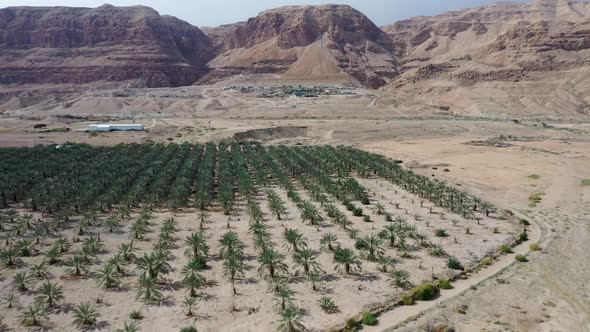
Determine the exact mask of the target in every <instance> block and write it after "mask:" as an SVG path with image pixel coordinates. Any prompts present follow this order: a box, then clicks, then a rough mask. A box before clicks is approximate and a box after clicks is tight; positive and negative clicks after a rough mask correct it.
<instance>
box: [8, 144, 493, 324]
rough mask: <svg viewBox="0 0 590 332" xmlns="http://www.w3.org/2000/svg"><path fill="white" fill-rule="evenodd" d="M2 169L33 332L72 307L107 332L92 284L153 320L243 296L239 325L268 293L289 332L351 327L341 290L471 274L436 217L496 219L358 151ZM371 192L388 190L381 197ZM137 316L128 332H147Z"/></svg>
mask: <svg viewBox="0 0 590 332" xmlns="http://www.w3.org/2000/svg"><path fill="white" fill-rule="evenodd" d="M0 160H1V162H0V209H1V210H0V211H1V212H0V234H1V235H2V237H3V238H2V250H1V258H2V263H3V265H4V267H5V269H4V271H6V272H3V276H5V277H7V276H10V278H8V277H7V278H6V279H5V281H3V284H7V285H8V284H10V285H11V289H12V291H10V292H9V293H6V294H4V293H3V294H2V297H3V301H4V305H5V306H6V307H7V309H9V310H11V312H13V313H14V315H15V316H18V317H19V318H18V320H17V322H18V324H22V325H25V326H46V325H47V324H50V322H51V321H52V316H55V315H63V310H61V308H63V307H64V306H66V305H73V308H74V310H72V312H71V315H70V317H69V320H67V321H68V322H69V323H70V324H72V325H74V326H77V327H79V328H87V327H91V326H94V325H96V324H99V323H100V321H101V319H103V318H102V317H103V315H102V313H101V309H100V306H99V305H97V303H96V302H91V301H90V299H86V300H85V301H83V302H77V303H71V302H70V303H66V302H68V301H71V299H68V297H67V296H66V295H67V292H65V290H66V289H69V288H70V287H72V285H73V284H74V283H75V282H77V280H91V279H92V280H94V281H95V287H97V288H98V289H103V290H104V291H106V294H117V293H121V292H122V293H125V292H133V293H134V294H135V301H136V303H137V305H141V306H143V307H144V308H148V310H149V308H151V307H155V306H158V305H159V304H162V303H169V304H170V303H171V307H172V308H175V307H178V308H179V309H178V310H180V311H182V312H183V313H184V315H185V316H186V317H187V318H186V322H194V321H196V322H197V323H196V324H197V325H198V324H199V322H200V321H201V320H200V319H199V317H201V312H205V311H207V310H208V309H207V308H208V306H209V304H210V302H209V301H215V297H213V298H212V299H211V298H210V296H208V292H210V291H211V290H212V289H229V294H231V296H230V297H231V304H230V306H229V309H228V310H229V311H230V312H231V313H232V315H239V313H240V311H241V308H240V306H239V305H240V303H242V302H243V301H244V297H245V296H247V295H248V294H250V295H251V294H252V293H251V292H252V291H253V287H252V286H251V285H250V284H251V283H255V284H264V285H265V286H264V289H265V290H266V291H263V292H262V293H263V294H258V296H263V297H269V298H272V303H273V307H274V311H273V312H274V315H276V316H275V318H273V319H272V321H276V323H273V326H274V328H277V329H280V330H285V331H297V330H301V329H303V328H304V324H303V323H304V322H305V320H306V315H310V313H313V312H314V311H316V310H315V308H319V309H320V310H321V311H322V312H323V313H322V314H325V315H332V316H337V315H338V313H339V310H338V301H337V299H334V298H332V297H330V296H327V293H326V290H327V289H328V287H327V285H328V284H330V288H334V290H332V292H335V293H336V295H339V294H338V293H339V292H343V290H341V289H338V286H339V285H340V283H343V284H344V283H353V282H354V280H356V279H355V278H362V277H363V276H368V275H371V276H375V278H377V279H378V280H382V281H383V282H385V283H386V284H387V285H389V286H388V287H390V288H391V289H392V291H394V290H396V289H397V290H399V291H402V290H405V289H407V288H409V287H410V286H411V285H412V283H413V281H412V276H411V275H410V273H409V272H408V271H406V270H404V269H403V268H402V267H401V266H402V265H404V262H408V264H410V263H411V257H416V256H418V255H422V256H424V257H430V258H428V259H425V261H436V260H440V261H441V262H447V260H448V261H449V262H451V261H453V260H452V259H455V260H456V258H455V257H451V256H450V255H449V254H447V253H446V249H445V248H443V246H442V244H441V243H442V241H444V238H443V237H438V236H437V234H438V233H437V232H435V231H430V232H432V235H429V234H428V233H427V232H428V231H429V227H430V226H429V224H426V222H425V221H423V220H422V219H428V221H427V222H428V223H429V222H430V219H433V218H434V219H437V220H438V221H441V220H443V221H444V220H446V219H450V218H451V217H452V218H455V219H454V220H457V219H461V220H462V221H461V222H462V224H463V226H462V227H472V228H477V227H483V226H481V225H480V221H481V220H482V219H485V218H487V219H489V218H488V217H489V216H490V215H492V214H493V213H494V208H493V206H491V205H490V204H488V203H486V202H484V201H482V200H480V199H478V198H476V197H473V196H471V195H469V194H467V193H465V192H462V191H460V190H458V189H456V188H455V187H453V186H450V185H449V184H447V183H445V182H443V181H440V180H436V179H431V178H428V177H425V176H422V175H418V174H416V173H414V172H413V171H411V170H409V169H406V168H403V167H402V166H401V165H400V164H399V163H397V162H395V161H391V160H388V159H385V158H383V157H381V156H378V155H374V154H370V153H367V152H363V151H360V150H356V149H354V148H349V147H331V146H322V147H286V146H268V147H264V146H261V145H255V144H236V143H233V144H221V145H219V146H216V145H214V144H208V145H204V146H203V145H191V144H183V145H161V144H150V145H119V146H115V147H90V146H86V145H64V146H61V147H60V148H57V147H35V148H29V149H1V150H0ZM370 179H372V180H371V181H379V184H380V186H381V187H378V188H377V189H375V188H372V190H370V189H368V188H367V187H366V186H365V185H364V184H363V183H365V182H366V181H368V180H370ZM380 188H389V189H387V190H391V191H392V192H393V191H395V192H396V193H399V195H401V197H402V198H401V199H397V200H396V201H395V202H394V201H393V200H392V199H391V197H389V198H388V197H384V196H383V195H382V194H381V195H380V194H379V192H378V191H379V190H381V189H380ZM383 190H385V189H383ZM413 203H415V205H416V206H414V205H412V204H413ZM404 206H406V207H405V208H404ZM410 208H412V209H417V210H419V211H420V213H421V215H420V218H419V216H418V215H417V214H416V215H414V216H412V215H411V214H410V213H409V212H408V209H410ZM447 215H448V217H447ZM178 216H181V217H178ZM182 216H187V217H182ZM443 216H444V217H443ZM443 218H444V219H443ZM412 219H414V220H412ZM179 220H180V221H179ZM187 220H188V221H187ZM222 220H223V221H222ZM494 220H496V219H494ZM497 222H499V221H497ZM448 223H451V221H448ZM455 223H457V222H456V221H455ZM425 225H428V226H425ZM455 225H456V224H455ZM439 226H440V227H443V226H442V225H437V226H436V227H439ZM445 226H447V225H445ZM448 227H450V226H448ZM463 233H464V232H461V234H463ZM441 234H442V233H441ZM447 235H448V234H447ZM480 235H481V236H488V235H491V232H490V234H480ZM474 236H475V235H474ZM447 237H448V236H447ZM437 239H438V240H437ZM449 241H450V240H449ZM437 242H438V243H437ZM455 242H457V238H456V237H455ZM445 243H450V242H445ZM421 252H423V253H421ZM457 263H458V265H459V266H461V267H463V266H462V262H455V261H453V265H452V266H451V264H448V265H449V266H448V267H447V269H448V270H449V271H450V270H452V269H455V268H458V266H457ZM420 264H422V263H420ZM439 265H440V264H439ZM443 265H447V264H446V263H443ZM427 268H429V267H427ZM441 272H442V271H441ZM299 281H303V284H302V283H300V282H299ZM302 287H303V288H302ZM5 289H6V288H5ZM308 291H309V292H311V294H312V296H311V297H316V298H317V301H314V302H312V304H311V305H313V307H309V305H310V303H309V299H308V298H307V297H306V296H303V295H301V293H302V292H308ZM64 292H65V293H64ZM24 294H33V295H34V301H32V302H31V301H28V300H27V299H25V297H24ZM343 294H344V293H343ZM344 295H345V294H344ZM113 296H114V295H113ZM336 297H338V296H336ZM21 298H22V299H23V301H21ZM171 310H173V309H171ZM131 316H135V317H136V318H137V313H136V315H130V317H123V319H122V320H121V322H122V323H124V326H123V325H122V326H121V328H123V329H124V330H134V329H136V330H137V329H139V328H140V326H141V319H134V318H131ZM104 319H107V320H108V318H104ZM11 323H13V322H12V321H11ZM187 324H188V323H187ZM190 324H194V323H190ZM110 328H113V329H116V328H119V326H111V327H110Z"/></svg>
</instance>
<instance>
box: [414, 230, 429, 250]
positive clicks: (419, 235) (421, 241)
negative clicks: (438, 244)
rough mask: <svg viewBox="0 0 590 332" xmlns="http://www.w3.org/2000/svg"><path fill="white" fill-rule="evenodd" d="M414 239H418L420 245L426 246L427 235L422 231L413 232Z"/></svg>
mask: <svg viewBox="0 0 590 332" xmlns="http://www.w3.org/2000/svg"><path fill="white" fill-rule="evenodd" d="M414 239H415V240H416V241H418V243H419V244H420V246H421V247H423V248H426V247H427V246H428V235H426V234H423V233H416V234H414Z"/></svg>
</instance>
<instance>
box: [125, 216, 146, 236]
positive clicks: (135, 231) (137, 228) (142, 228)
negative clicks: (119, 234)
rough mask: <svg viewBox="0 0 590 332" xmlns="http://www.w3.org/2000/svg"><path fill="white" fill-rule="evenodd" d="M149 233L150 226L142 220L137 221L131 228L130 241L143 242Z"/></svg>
mask: <svg viewBox="0 0 590 332" xmlns="http://www.w3.org/2000/svg"><path fill="white" fill-rule="evenodd" d="M148 232H149V226H148V225H147V223H146V222H144V221H141V219H138V220H136V221H135V222H133V223H132V224H131V227H129V240H141V239H143V238H145V235H146V234H147V233H148Z"/></svg>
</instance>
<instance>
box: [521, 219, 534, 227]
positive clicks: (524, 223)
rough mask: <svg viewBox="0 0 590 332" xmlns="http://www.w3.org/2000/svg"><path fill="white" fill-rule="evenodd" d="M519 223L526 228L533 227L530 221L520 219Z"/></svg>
mask: <svg viewBox="0 0 590 332" xmlns="http://www.w3.org/2000/svg"><path fill="white" fill-rule="evenodd" d="M519 222H520V224H521V225H524V226H530V225H531V223H530V222H529V221H528V220H526V219H524V218H520V219H519Z"/></svg>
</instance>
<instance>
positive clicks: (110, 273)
mask: <svg viewBox="0 0 590 332" xmlns="http://www.w3.org/2000/svg"><path fill="white" fill-rule="evenodd" d="M96 278H97V279H96V283H97V284H98V285H99V286H101V287H104V288H115V287H117V286H118V285H119V283H120V282H121V280H120V279H119V275H118V273H117V270H116V268H115V266H113V265H112V264H110V263H106V264H105V265H104V266H103V267H102V269H100V270H98V271H97V274H96Z"/></svg>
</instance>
